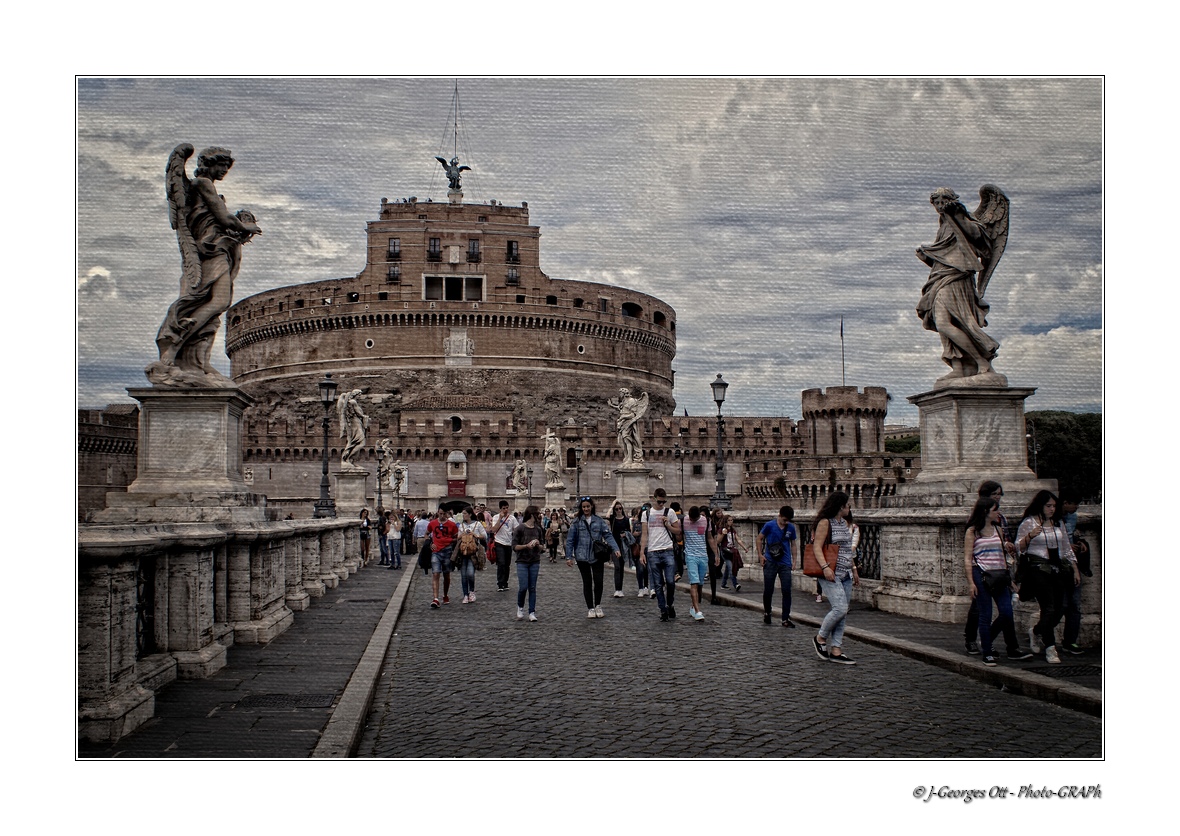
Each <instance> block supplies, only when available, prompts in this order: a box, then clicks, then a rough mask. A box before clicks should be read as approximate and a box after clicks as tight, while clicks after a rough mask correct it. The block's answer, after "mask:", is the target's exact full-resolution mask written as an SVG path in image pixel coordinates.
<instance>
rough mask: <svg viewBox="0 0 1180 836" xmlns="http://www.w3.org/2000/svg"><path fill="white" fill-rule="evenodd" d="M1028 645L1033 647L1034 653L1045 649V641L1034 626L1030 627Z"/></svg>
mask: <svg viewBox="0 0 1180 836" xmlns="http://www.w3.org/2000/svg"><path fill="white" fill-rule="evenodd" d="M1028 646H1029V647H1031V648H1032V652H1033V653H1040V652H1041V651H1042V650H1044V649H1045V643H1044V642H1042V641H1041V639H1040V637H1039V636H1038V635H1037V631H1036V629H1035V628H1033V627H1029V628H1028Z"/></svg>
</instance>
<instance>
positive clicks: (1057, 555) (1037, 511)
mask: <svg viewBox="0 0 1180 836" xmlns="http://www.w3.org/2000/svg"><path fill="white" fill-rule="evenodd" d="M1061 516H1062V509H1061V505H1060V503H1059V502H1058V501H1057V497H1056V496H1054V495H1053V494H1052V493H1051V492H1050V491H1044V490H1042V491H1037V493H1036V495H1035V496H1034V497H1033V498H1032V502H1030V503H1029V504H1028V507H1027V508H1025V509H1024V520H1023V521H1022V522H1021V523H1020V528H1019V529H1017V531H1016V548H1018V549H1019V550H1020V551H1021V553H1022V554H1025V555H1027V561H1026V565H1025V568H1024V570H1023V574H1022V575H1021V578H1020V584H1021V587H1022V588H1023V587H1024V584H1032V585H1033V587H1034V597H1035V598H1036V599H1037V603H1038V604H1040V607H1041V617H1040V620H1039V621H1037V623H1036V624H1035V625H1033V627H1032V629H1030V630H1029V631H1028V640H1029V644H1031V645H1032V652H1033V653H1040V652H1041V648H1042V647H1043V648H1044V650H1045V661H1046V662H1048V663H1050V664H1052V665H1057V664H1060V663H1061V658H1060V657H1059V656H1058V655H1057V640H1056V637H1055V635H1054V631H1055V630H1056V629H1057V622H1058V621H1060V620H1061V616H1062V615H1063V614H1064V612H1065V596H1066V595H1067V594H1068V593H1069V592H1071V591H1072V590H1073V587H1075V586H1077V585H1078V584H1080V583H1081V582H1082V575H1081V573H1080V572H1079V571H1078V564H1077V559H1076V558H1075V557H1074V553H1073V548H1072V546H1070V542H1069V533H1068V532H1067V531H1066V530H1065V526H1064V525H1063V524H1062V522H1061ZM979 632H980V634H981V636H982V633H983V619H982V618H981V619H980V621H979Z"/></svg>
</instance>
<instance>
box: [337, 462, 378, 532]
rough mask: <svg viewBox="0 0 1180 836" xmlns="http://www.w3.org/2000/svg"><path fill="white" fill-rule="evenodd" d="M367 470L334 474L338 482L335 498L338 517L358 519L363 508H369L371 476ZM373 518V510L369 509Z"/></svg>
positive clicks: (344, 471) (341, 471)
mask: <svg viewBox="0 0 1180 836" xmlns="http://www.w3.org/2000/svg"><path fill="white" fill-rule="evenodd" d="M370 475H371V474H370V473H369V472H368V471H367V470H340V471H337V472H336V473H333V474H332V478H333V479H334V480H335V481H336V490H335V491H334V493H333V496H334V497H335V499H336V515H337V516H338V517H356V518H357V519H358V520H359V516H358V515H359V514H360V512H361V509H362V508H368V507H369V505H368V489H369V488H368V486H369V476H370ZM369 516H370V517H372V516H373V513H372V509H369Z"/></svg>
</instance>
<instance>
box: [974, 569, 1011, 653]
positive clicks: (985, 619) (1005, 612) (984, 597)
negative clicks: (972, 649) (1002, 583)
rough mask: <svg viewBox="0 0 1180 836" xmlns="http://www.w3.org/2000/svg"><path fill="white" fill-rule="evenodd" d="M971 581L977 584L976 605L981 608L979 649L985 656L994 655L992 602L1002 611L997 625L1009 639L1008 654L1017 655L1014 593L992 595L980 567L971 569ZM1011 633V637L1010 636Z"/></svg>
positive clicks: (1006, 590) (1004, 592) (1007, 591)
mask: <svg viewBox="0 0 1180 836" xmlns="http://www.w3.org/2000/svg"><path fill="white" fill-rule="evenodd" d="M971 579H972V581H974V583H975V603H976V604H977V605H978V606H979V647H980V650H981V652H982V653H983V655H984V656H991V655H992V642H993V641H994V640H995V634H994V633H993V632H992V626H993V625H992V601H995V602H996V609H997V610H999V611H1000V616H999V618H997V619H996V625H995V626H998V627H999V628H1000V629H1001V630H1002V631H1003V632H1004V635H1005V636H1006V637H1007V642H1008V653H1010V654H1011V653H1015V652H1016V649H1015V648H1014V647H1013V643H1014V642H1015V637H1016V628H1015V627H1014V626H1012V591H1011V590H1009V589H1005V590H1004V591H1003V592H1002V593H1001V594H999V595H992V593H991V590H989V589H988V588H987V584H985V583H984V582H983V581H984V578H983V570H982V569H980V568H979V567H978V566H973V567H971ZM1009 632H1010V633H1011V635H1009Z"/></svg>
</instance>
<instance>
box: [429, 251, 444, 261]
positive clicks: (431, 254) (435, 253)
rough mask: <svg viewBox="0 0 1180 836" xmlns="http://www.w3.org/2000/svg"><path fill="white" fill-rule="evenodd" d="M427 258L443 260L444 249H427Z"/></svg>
mask: <svg viewBox="0 0 1180 836" xmlns="http://www.w3.org/2000/svg"><path fill="white" fill-rule="evenodd" d="M426 260H427V261H442V250H427V251H426Z"/></svg>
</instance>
